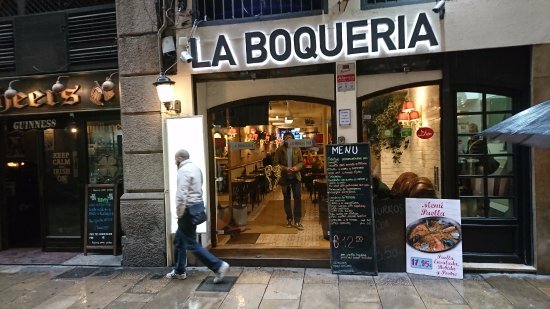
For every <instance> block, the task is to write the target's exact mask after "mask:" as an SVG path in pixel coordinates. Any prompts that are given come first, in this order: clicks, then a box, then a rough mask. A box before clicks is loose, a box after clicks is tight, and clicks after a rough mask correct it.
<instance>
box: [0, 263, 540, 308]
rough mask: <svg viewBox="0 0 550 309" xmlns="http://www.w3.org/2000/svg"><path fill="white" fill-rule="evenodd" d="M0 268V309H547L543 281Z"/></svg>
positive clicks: (303, 271) (292, 271) (297, 271)
mask: <svg viewBox="0 0 550 309" xmlns="http://www.w3.org/2000/svg"><path fill="white" fill-rule="evenodd" d="M169 271H170V269H169V268H128V267H120V266H118V267H105V266H66V265H0V307H1V308H132V309H134V308H155V309H156V308H231V309H232V308H315V309H322V308H330V309H333V308H343V309H344V308H345V309H353V308H498V309H504V308H550V276H540V275H531V274H496V273H483V274H465V278H464V280H456V279H452V280H451V279H442V278H434V277H428V276H420V275H412V274H406V273H380V274H379V275H378V276H356V275H335V274H332V273H331V272H330V269H312V268H252V267H231V269H230V271H229V273H228V274H227V277H226V280H225V282H224V283H223V284H218V285H216V284H213V283H212V278H213V273H212V272H210V271H208V270H207V269H206V268H203V267H194V268H190V269H188V277H187V279H186V280H177V279H167V278H165V277H164V275H165V274H166V273H167V272H169Z"/></svg>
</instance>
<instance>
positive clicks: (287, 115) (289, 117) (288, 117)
mask: <svg viewBox="0 0 550 309" xmlns="http://www.w3.org/2000/svg"><path fill="white" fill-rule="evenodd" d="M292 122H294V118H292V115H291V114H290V111H289V110H288V101H286V113H285V123H286V124H291V123H292Z"/></svg>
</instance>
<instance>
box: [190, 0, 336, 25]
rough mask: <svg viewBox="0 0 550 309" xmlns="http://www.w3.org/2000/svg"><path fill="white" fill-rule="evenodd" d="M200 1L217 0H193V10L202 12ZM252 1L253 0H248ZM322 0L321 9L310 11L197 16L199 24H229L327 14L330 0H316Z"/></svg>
mask: <svg viewBox="0 0 550 309" xmlns="http://www.w3.org/2000/svg"><path fill="white" fill-rule="evenodd" d="M199 1H215V0H193V4H192V5H193V10H194V11H195V12H200V10H199V9H198V6H199V4H198V2H199ZM247 1H251V0H247ZM314 1H322V5H321V7H322V8H321V9H315V10H310V11H301V12H287V13H279V14H271V15H260V16H248V17H235V18H226V19H212V20H205V19H204V14H203V15H200V16H195V17H194V18H196V19H197V20H200V21H201V22H200V23H199V26H201V27H204V26H217V25H227V24H239V23H250V22H260V21H269V20H279V19H288V18H298V17H306V16H316V15H321V14H326V13H327V12H328V0H314Z"/></svg>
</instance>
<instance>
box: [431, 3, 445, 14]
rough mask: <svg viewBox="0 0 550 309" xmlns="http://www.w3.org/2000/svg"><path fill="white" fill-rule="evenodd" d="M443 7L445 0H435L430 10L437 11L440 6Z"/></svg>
mask: <svg viewBox="0 0 550 309" xmlns="http://www.w3.org/2000/svg"><path fill="white" fill-rule="evenodd" d="M443 7H445V0H439V1H437V3H436V4H435V6H434V8H433V9H432V11H434V13H439V11H440V10H441V8H443Z"/></svg>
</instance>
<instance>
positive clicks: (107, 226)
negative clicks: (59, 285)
mask: <svg viewBox="0 0 550 309" xmlns="http://www.w3.org/2000/svg"><path fill="white" fill-rule="evenodd" d="M116 191H117V190H116V185H114V184H100V185H88V186H87V187H86V215H85V222H84V223H85V224H84V235H85V236H86V241H85V242H84V255H86V254H87V250H88V249H111V248H112V249H113V255H116V239H117V233H116V228H117V224H116V222H117V213H118V195H117V192H116Z"/></svg>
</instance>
